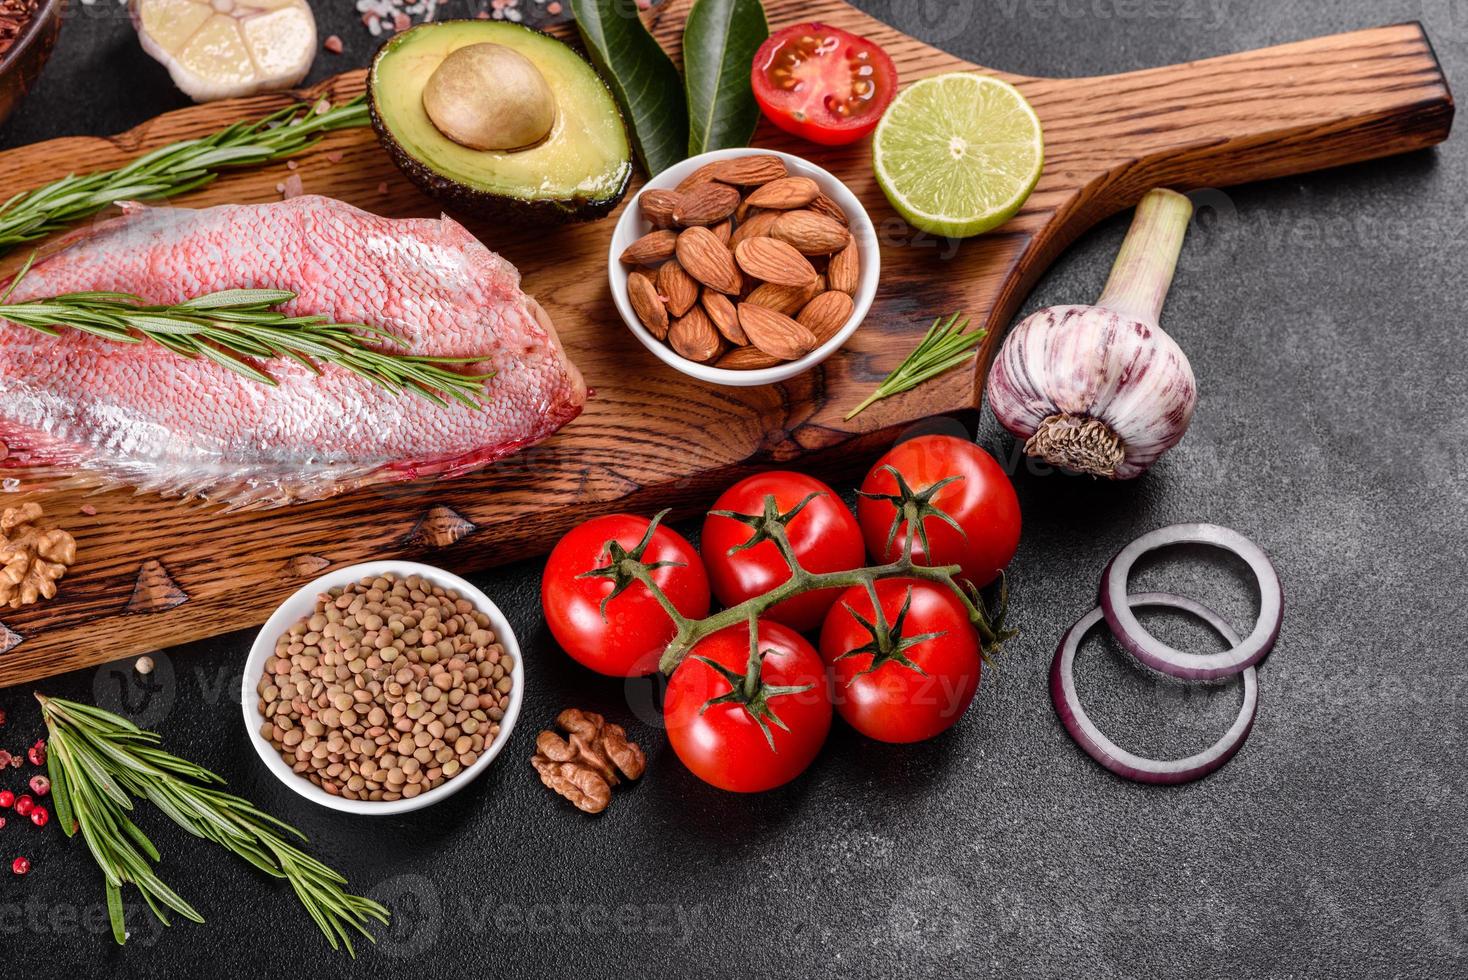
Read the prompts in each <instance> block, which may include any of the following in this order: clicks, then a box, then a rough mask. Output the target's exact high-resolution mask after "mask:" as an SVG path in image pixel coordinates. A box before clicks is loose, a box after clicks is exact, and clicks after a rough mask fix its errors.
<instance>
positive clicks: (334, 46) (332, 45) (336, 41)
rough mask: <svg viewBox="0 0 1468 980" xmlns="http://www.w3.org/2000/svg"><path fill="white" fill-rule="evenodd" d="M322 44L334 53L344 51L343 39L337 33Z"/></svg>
mask: <svg viewBox="0 0 1468 980" xmlns="http://www.w3.org/2000/svg"><path fill="white" fill-rule="evenodd" d="M321 46H322V47H323V48H325V49H326V50H328V51H330V52H331V53H332V54H341V53H342V39H341V38H339V37H337V36H336V35H335V34H333V35H331V36H330V37H328V38H327V39H326V40H325V41H323V42H321Z"/></svg>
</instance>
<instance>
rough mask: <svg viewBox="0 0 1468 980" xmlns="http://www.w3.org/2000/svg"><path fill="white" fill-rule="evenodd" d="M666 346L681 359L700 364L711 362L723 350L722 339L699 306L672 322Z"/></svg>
mask: <svg viewBox="0 0 1468 980" xmlns="http://www.w3.org/2000/svg"><path fill="white" fill-rule="evenodd" d="M668 345H669V346H671V347H672V348H673V350H675V351H677V352H678V353H679V355H681V356H682V357H686V358H688V359H689V360H690V361H698V362H699V363H700V364H701V363H703V362H704V361H711V360H713V359H714V358H715V357H717V356H718V355H719V352H720V351H721V350H723V349H724V341H723V339H722V338H720V337H719V332H718V331H717V330H715V329H714V325H713V324H712V323H711V322H710V321H709V318H708V317H707V316H706V315H705V314H704V312H703V307H701V306H695V307H694V308H693V309H691V310H689V311H688V313H687V314H685V315H684V316H680V317H679V318H678V319H676V320H674V321H673V325H672V326H671V327H669V328H668Z"/></svg>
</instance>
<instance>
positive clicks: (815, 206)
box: [807, 194, 847, 225]
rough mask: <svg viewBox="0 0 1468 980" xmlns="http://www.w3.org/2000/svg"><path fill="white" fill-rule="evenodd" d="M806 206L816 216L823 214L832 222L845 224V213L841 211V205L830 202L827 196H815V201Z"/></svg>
mask: <svg viewBox="0 0 1468 980" xmlns="http://www.w3.org/2000/svg"><path fill="white" fill-rule="evenodd" d="M807 206H808V207H809V208H810V209H811V210H812V211H814V212H815V213H816V214H824V215H825V216H826V217H828V218H830V219H831V220H832V221H838V222H840V223H841V224H843V225H845V224H847V221H846V212H845V211H842V210H841V205H839V204H837V203H836V202H835V201H833V200H831V198H830V196H829V195H827V194H817V195H816V199H815V200H814V201H811V202H810V204H809V205H807Z"/></svg>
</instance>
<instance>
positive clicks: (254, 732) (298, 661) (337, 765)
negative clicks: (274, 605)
mask: <svg viewBox="0 0 1468 980" xmlns="http://www.w3.org/2000/svg"><path fill="white" fill-rule="evenodd" d="M524 689H525V671H524V667H523V666H522V665H521V663H520V647H519V644H518V643H516V641H515V633H514V630H513V629H511V627H510V624H509V622H508V621H507V620H506V619H505V617H504V614H503V613H501V612H500V610H499V608H498V607H497V606H495V604H494V603H493V602H491V601H490V599H489V597H488V596H486V595H485V594H484V593H483V592H481V591H479V590H478V589H476V588H475V587H474V586H472V585H470V584H469V583H468V582H466V581H464V580H463V579H461V578H459V577H458V576H457V575H452V574H450V573H448V572H445V571H443V570H442V569H438V568H434V567H432V566H430V565H422V564H418V563H416V562H405V561H377V562H368V563H366V564H361V565H352V566H349V567H346V568H341V569H338V570H336V571H334V572H329V573H327V574H326V575H323V576H321V577H320V578H318V579H316V580H315V581H313V582H310V583H308V584H306V585H305V586H302V587H301V589H300V590H298V591H297V592H296V593H295V594H294V595H293V596H291V597H290V598H289V599H287V600H286V601H285V602H284V603H283V604H281V606H280V608H279V609H277V610H276V611H275V613H274V614H273V615H272V616H271V617H270V619H269V620H268V621H267V622H266V623H265V625H264V626H263V627H262V628H261V630H260V634H259V636H258V637H256V639H255V643H254V645H253V646H252V647H251V649H250V656H249V659H248V660H247V661H246V663H245V674H244V682H243V691H242V694H243V697H242V703H243V706H244V714H245V727H246V729H247V730H248V734H249V737H250V741H251V743H252V744H253V745H254V746H255V751H256V752H257V753H258V754H259V756H260V758H261V760H262V761H263V762H264V763H265V765H266V766H267V767H268V768H269V769H270V771H271V772H272V773H274V774H275V775H276V776H277V777H278V778H279V779H280V781H281V782H283V783H284V784H285V785H286V786H288V787H289V788H291V789H292V790H294V791H295V792H297V793H299V794H301V795H302V796H304V797H306V798H307V799H309V800H313V801H315V802H317V803H320V804H322V805H323V806H328V807H331V808H332V809H335V810H343V811H346V812H349V813H367V814H380V815H387V814H393V813H404V812H406V811H409V810H417V809H419V808H421V807H425V806H429V805H430V804H433V803H436V802H438V801H439V800H442V799H444V798H445V797H447V796H450V795H452V794H453V793H456V792H458V791H459V790H460V789H463V788H464V787H465V786H467V785H468V784H469V783H470V782H471V781H472V780H473V779H474V778H475V777H476V776H478V775H479V774H480V773H482V772H483V771H484V770H485V768H486V767H488V765H489V764H490V762H491V761H493V759H494V757H495V756H496V755H498V754H499V752H500V750H501V749H502V748H503V747H504V744H505V742H506V741H507V740H508V738H509V735H510V731H511V730H512V729H513V728H514V726H515V719H516V718H517V717H518V716H519V713H520V705H521V702H522V701H523V700H524Z"/></svg>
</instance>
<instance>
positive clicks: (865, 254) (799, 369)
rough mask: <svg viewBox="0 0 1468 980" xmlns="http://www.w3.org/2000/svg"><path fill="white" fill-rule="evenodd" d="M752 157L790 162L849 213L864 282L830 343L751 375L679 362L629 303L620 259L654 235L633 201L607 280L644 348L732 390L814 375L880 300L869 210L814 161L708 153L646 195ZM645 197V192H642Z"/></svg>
mask: <svg viewBox="0 0 1468 980" xmlns="http://www.w3.org/2000/svg"><path fill="white" fill-rule="evenodd" d="M752 154H761V155H763V154H771V155H774V156H777V157H779V158H780V159H781V160H784V161H785V167H786V169H788V170H789V171H790V173H791V174H793V175H797V176H801V177H809V178H811V179H812V180H814V181H815V182H816V183H817V184H819V185H820V186H821V190H823V191H825V192H826V194H827V195H828V196H830V198H831V199H832V200H833V201H835V202H836V203H837V204H839V205H840V206H841V210H842V211H844V212H845V213H846V220H847V224H848V226H849V227H850V228H851V234H852V237H853V238H854V239H855V240H856V247H857V253H858V254H859V255H860V256H861V276H860V279H859V281H858V283H857V289H856V295H855V296H853V297H852V300H853V301H854V302H853V305H852V309H851V317H850V318H849V319H848V320H847V321H846V324H845V325H844V326H843V327H842V328H841V329H840V330H838V331H837V332H836V333H835V335H834V336H832V337H831V339H830V340H828V341H826V342H825V343H824V344H822V345H821V346H820V347H817V348H816V349H815V350H813V351H811V352H810V353H809V354H807V355H805V356H804V357H802V358H800V359H799V360H796V361H787V362H786V363H784V364H776V365H775V366H774V367H767V368H755V369H752V370H748V371H734V370H730V369H728V368H717V367H714V366H713V365H710V364H699V363H698V362H696V361H690V360H688V359H687V358H685V357H681V356H679V354H678V352H677V351H675V350H673V348H671V347H669V346H668V345H667V344H666V343H664V342H663V341H661V340H658V339H657V338H656V337H654V336H653V335H652V334H651V333H650V332H648V329H647V328H646V327H644V326H643V325H642V321H641V320H639V319H637V314H636V313H634V312H633V311H632V303H631V301H630V300H629V299H628V298H627V275H628V273H630V272H631V271H632V268H631V267H630V266H626V265H623V264H622V262H621V260H620V258H619V256H620V255H621V254H622V252H623V251H625V250H626V248H627V246H628V245H631V244H632V243H633V242H635V241H637V239H639V238H641V237H642V236H643V235H645V234H647V233H648V232H649V231H651V230H652V225H650V224H649V223H648V222H647V221H646V219H644V218H643V217H642V209H641V208H640V207H639V206H638V204H637V201H636V200H635V199H634V200H633V201H632V202H631V203H629V204H628V205H627V206H626V207H625V208H623V209H622V217H621V218H620V219H618V221H617V230H616V231H614V232H613V233H612V245H611V250H610V252H609V253H608V255H607V275H608V278H609V279H610V280H611V285H612V300H613V301H614V302H615V303H616V304H617V312H618V313H620V314H622V319H623V320H624V321H626V323H627V329H629V330H631V331H632V333H633V334H634V335H635V336H636V337H637V339H638V340H640V341H642V346H644V347H646V348H647V349H648V350H650V351H652V352H653V354H654V355H656V356H657V358H658V360H660V361H662V362H663V363H664V364H666V365H668V366H669V367H671V368H673V369H675V370H678V371H681V372H683V373H684V374H686V375H688V376H690V377H694V378H698V379H699V380H700V381H708V382H712V383H713V384H719V385H730V386H733V387H749V386H752V385H767V384H773V383H775V382H777V381H785V380H786V379H788V378H793V377H795V376H796V375H797V374H801V373H803V372H805V371H809V370H810V369H811V368H813V367H815V366H816V365H817V364H819V363H821V362H822V361H824V360H825V359H826V358H828V357H830V356H831V355H832V354H833V353H835V352H836V350H837V349H839V348H840V347H841V345H842V344H844V343H846V341H847V340H849V339H850V338H851V335H852V334H854V333H855V332H856V328H857V327H859V326H861V321H862V319H863V318H865V317H866V315H867V311H868V310H870V309H871V306H872V299H873V298H874V297H875V296H876V295H877V280H878V279H879V278H880V276H881V271H882V268H881V263H882V260H881V256H880V255H879V254H878V250H877V232H876V229H875V228H874V227H872V219H871V217H870V216H869V215H868V214H867V211H866V208H864V207H862V206H861V202H860V201H858V200H857V199H856V195H855V194H853V193H851V191H849V190H848V189H847V187H846V185H845V184H843V183H842V182H841V181H840V180H838V179H836V177H835V176H834V175H833V174H831V173H830V172H829V171H826V170H823V169H822V168H820V167H818V166H816V165H815V164H813V163H811V162H810V161H809V160H804V159H801V158H800V157H797V156H793V155H791V154H789V153H781V152H779V151H778V150H763V149H759V148H756V147H737V148H733V149H728V150H710V151H709V152H708V153H700V154H699V155H698V156H696V157H690V158H689V159H687V160H684V161H683V162H682V163H679V164H675V165H674V166H671V167H669V168H668V169H667V170H664V171H663V172H662V173H660V174H658V175H657V176H656V177H654V178H653V179H652V180H649V181H648V182H647V184H646V186H644V187H643V190H644V191H645V190H647V189H648V188H657V189H670V188H673V187H676V186H678V184H679V183H680V182H681V181H682V180H683V178H684V177H687V176H688V175H689V174H691V173H693V171H695V170H697V169H698V168H699V167H701V166H703V165H704V164H706V163H712V162H713V161H715V160H727V159H729V158H730V157H742V156H750V155H752ZM639 194H640V192H639Z"/></svg>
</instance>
